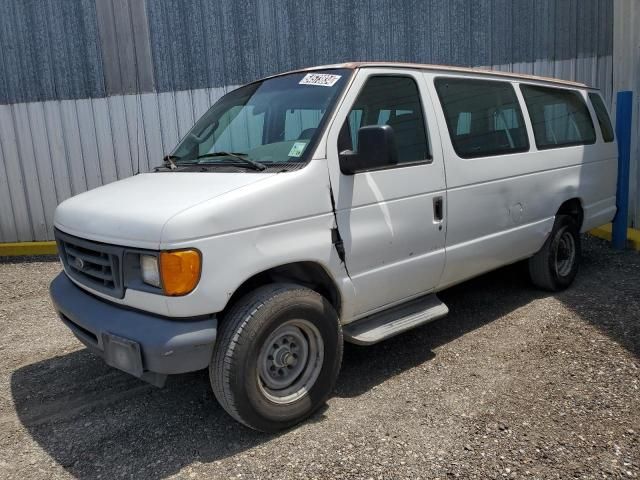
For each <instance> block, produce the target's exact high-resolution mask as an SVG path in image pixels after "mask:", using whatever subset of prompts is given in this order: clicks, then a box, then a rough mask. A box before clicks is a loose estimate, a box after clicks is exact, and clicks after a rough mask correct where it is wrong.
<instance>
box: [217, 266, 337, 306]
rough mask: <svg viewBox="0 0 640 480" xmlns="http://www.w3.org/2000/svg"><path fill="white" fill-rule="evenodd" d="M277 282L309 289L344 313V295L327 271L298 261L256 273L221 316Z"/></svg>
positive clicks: (238, 290)
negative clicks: (248, 297)
mask: <svg viewBox="0 0 640 480" xmlns="http://www.w3.org/2000/svg"><path fill="white" fill-rule="evenodd" d="M275 282H291V283H297V284H299V285H302V286H304V287H307V288H309V289H311V290H313V291H315V292H317V293H319V294H320V295H322V296H323V297H324V298H326V299H327V300H328V301H329V303H331V305H332V306H333V308H334V309H335V310H336V312H337V314H338V318H340V316H341V312H342V294H341V293H340V289H339V288H338V285H337V284H336V282H335V280H334V279H333V277H332V276H331V274H330V273H329V272H328V271H327V269H326V268H325V267H324V266H323V265H321V264H320V263H318V262H315V261H298V262H292V263H287V264H284V265H279V266H276V267H271V268H269V269H267V270H264V271H262V272H259V273H256V274H254V275H253V276H251V277H249V278H247V279H246V280H245V281H244V282H242V283H241V284H240V285H239V286H238V288H236V290H235V291H234V292H233V294H232V295H231V297H229V300H228V301H227V304H226V305H225V307H224V309H223V311H222V312H221V316H222V317H224V313H225V312H226V311H227V310H229V308H230V307H231V306H232V305H233V304H234V303H236V302H237V301H238V300H239V299H240V298H242V297H243V296H244V295H246V294H247V293H249V292H250V291H252V290H255V289H256V288H258V287H261V286H263V285H268V284H270V283H275Z"/></svg>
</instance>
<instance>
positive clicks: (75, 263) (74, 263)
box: [73, 257, 84, 270]
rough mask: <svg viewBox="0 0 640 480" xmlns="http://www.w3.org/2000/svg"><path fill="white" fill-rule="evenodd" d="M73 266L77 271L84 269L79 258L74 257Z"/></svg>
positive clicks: (82, 261) (82, 262)
mask: <svg viewBox="0 0 640 480" xmlns="http://www.w3.org/2000/svg"><path fill="white" fill-rule="evenodd" d="M73 266H74V267H76V268H77V269H78V270H83V269H84V260H82V259H81V258H79V257H76V258H75V259H74V260H73Z"/></svg>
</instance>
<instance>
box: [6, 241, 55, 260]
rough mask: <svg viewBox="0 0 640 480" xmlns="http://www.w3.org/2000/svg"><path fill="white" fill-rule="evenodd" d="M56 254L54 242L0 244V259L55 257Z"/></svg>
mask: <svg viewBox="0 0 640 480" xmlns="http://www.w3.org/2000/svg"><path fill="white" fill-rule="evenodd" d="M57 253H58V248H57V247H56V242H17V243H0V257H22V256H29V255H57Z"/></svg>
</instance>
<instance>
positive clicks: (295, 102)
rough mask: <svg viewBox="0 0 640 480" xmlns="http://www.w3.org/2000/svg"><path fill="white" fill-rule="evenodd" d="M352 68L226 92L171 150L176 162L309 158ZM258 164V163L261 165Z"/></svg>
mask: <svg viewBox="0 0 640 480" xmlns="http://www.w3.org/2000/svg"><path fill="white" fill-rule="evenodd" d="M350 73H351V71H350V70H346V69H331V70H319V71H313V72H302V73H292V74H289V75H283V76H278V77H274V78H271V79H267V80H263V81H261V82H256V83H252V84H250V85H247V86H245V87H241V88H239V89H237V90H234V91H233V92H230V93H228V94H227V95H225V96H224V97H222V98H221V99H220V100H219V101H218V102H217V103H216V104H215V105H214V106H213V107H211V108H210V109H209V111H207V113H205V114H204V115H203V116H202V118H200V120H198V122H197V123H196V124H195V126H194V127H193V128H192V129H191V131H190V132H189V133H188V134H187V135H186V136H185V137H184V138H183V140H182V141H181V142H180V144H179V145H178V146H177V147H176V149H175V151H174V152H173V154H172V156H171V159H172V160H173V162H174V163H175V165H176V166H183V165H217V164H221V165H222V164H223V165H229V164H233V165H238V166H243V167H247V168H252V169H256V170H263V169H264V168H265V167H268V166H269V165H270V164H278V163H280V164H282V163H291V162H300V163H302V162H305V161H306V160H307V157H308V155H309V154H310V152H311V151H312V150H313V147H314V145H315V142H316V141H317V139H318V136H319V133H320V130H321V129H322V126H323V124H324V121H325V120H326V117H327V112H330V110H331V108H332V107H333V105H334V104H335V101H336V99H337V98H338V95H339V94H340V92H341V91H342V90H343V88H344V86H345V85H346V83H347V80H348V77H349V75H350ZM257 167H259V168H257Z"/></svg>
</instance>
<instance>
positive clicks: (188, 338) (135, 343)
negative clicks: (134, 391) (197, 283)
mask: <svg viewBox="0 0 640 480" xmlns="http://www.w3.org/2000/svg"><path fill="white" fill-rule="evenodd" d="M49 292H50V294H51V299H52V300H53V304H54V306H55V308H56V310H57V312H58V314H59V315H60V319H61V320H62V321H63V322H64V323H65V325H67V327H69V328H70V329H71V331H72V332H73V334H74V335H75V336H76V337H77V338H78V340H80V341H81V342H82V343H84V344H85V345H86V346H87V347H88V348H89V349H90V350H91V351H93V352H94V353H96V354H97V355H99V356H101V357H102V358H103V359H104V360H105V361H106V362H107V363H108V364H109V365H112V366H115V367H116V368H120V369H121V370H124V371H126V372H128V373H131V374H132V375H135V376H137V377H140V378H142V379H144V380H147V381H150V382H151V383H154V384H157V385H161V384H162V383H164V376H165V375H167V374H175V373H185V372H192V371H195V370H201V369H203V368H206V367H207V366H208V365H209V361H210V360H211V355H212V353H213V345H214V343H215V340H216V331H217V327H218V321H217V320H216V319H215V318H207V319H205V320H199V319H198V320H182V319H175V320H174V319H167V318H162V317H158V316H155V315H151V314H148V313H144V312H140V311H137V310H129V309H127V308H123V307H121V306H117V305H114V304H111V303H108V302H105V301H103V300H100V299H98V298H96V297H94V296H93V295H91V294H89V293H87V292H85V291H84V290H82V289H81V288H79V287H77V286H76V285H75V284H74V283H73V282H72V281H71V280H69V278H68V277H67V275H66V274H65V273H64V272H62V273H60V274H59V275H58V276H57V277H56V278H55V279H54V280H53V282H51V285H50V287H49Z"/></svg>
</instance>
